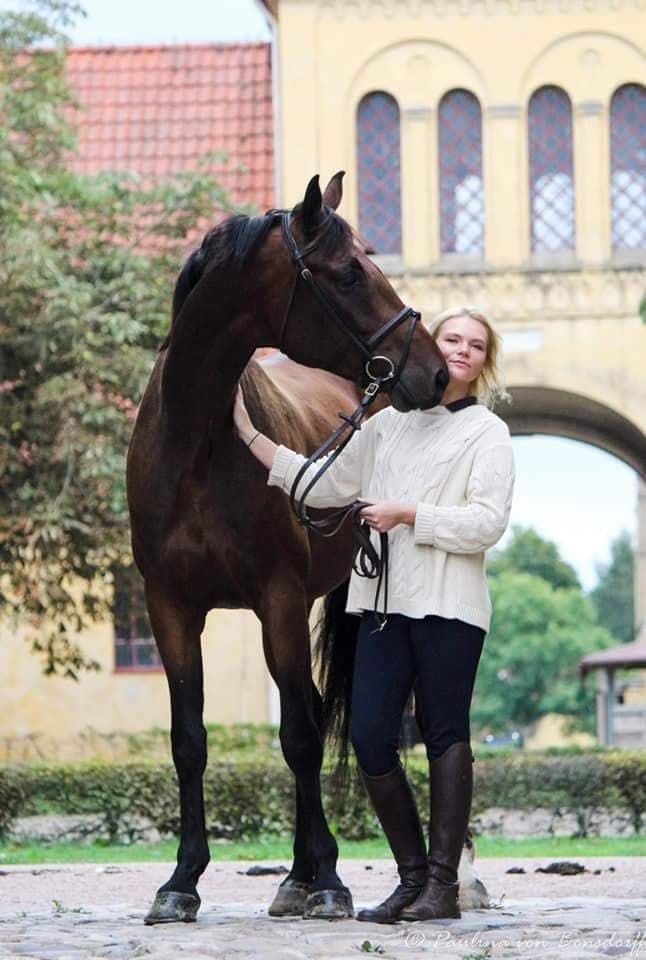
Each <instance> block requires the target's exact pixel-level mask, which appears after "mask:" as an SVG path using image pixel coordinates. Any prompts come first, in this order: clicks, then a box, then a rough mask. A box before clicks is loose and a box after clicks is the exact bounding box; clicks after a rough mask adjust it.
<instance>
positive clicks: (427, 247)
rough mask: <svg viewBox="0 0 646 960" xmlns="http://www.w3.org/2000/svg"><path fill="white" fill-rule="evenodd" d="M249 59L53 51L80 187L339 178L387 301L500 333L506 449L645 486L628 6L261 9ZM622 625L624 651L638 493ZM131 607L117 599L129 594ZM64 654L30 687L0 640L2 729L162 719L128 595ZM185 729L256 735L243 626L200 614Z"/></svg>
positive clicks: (269, 714)
mask: <svg viewBox="0 0 646 960" xmlns="http://www.w3.org/2000/svg"><path fill="white" fill-rule="evenodd" d="M264 7H265V8H266V11H267V16H268V17H269V18H270V20H271V22H272V29H273V32H274V41H273V43H272V44H235V45H205V46H187V45H181V46H169V47H159V48H154V47H150V48H148V47H147V48H143V47H136V48H115V47H111V48H88V49H76V50H71V51H70V54H69V75H70V79H71V81H72V83H73V85H74V87H75V88H76V90H77V91H78V94H79V97H80V99H81V101H82V103H83V104H84V105H85V108H86V113H85V116H84V121H83V125H82V128H81V139H80V153H79V157H78V159H77V160H76V161H75V163H76V165H77V168H78V169H79V170H82V171H87V172H94V171H97V170H102V169H119V170H123V169H129V170H130V169H131V170H135V171H137V172H139V173H141V174H143V175H145V176H151V177H157V176H161V175H163V174H165V173H170V172H173V171H177V170H182V169H185V168H186V167H187V166H190V165H192V164H194V163H196V162H197V161H198V159H199V157H200V156H202V155H203V154H205V153H209V152H213V151H225V152H226V153H227V154H228V157H229V159H228V161H227V163H225V164H221V165H219V166H218V167H216V170H217V172H218V175H219V176H220V179H221V180H222V182H223V183H224V185H225V186H228V187H229V188H230V190H231V193H232V197H233V199H234V200H236V201H238V202H244V203H253V204H255V205H256V206H257V207H258V208H259V209H261V210H262V209H265V208H267V207H270V206H273V205H285V206H290V205H292V204H294V203H296V202H297V201H298V200H299V199H301V197H302V195H303V192H304V189H305V186H306V184H307V182H308V180H309V179H310V177H311V176H312V174H313V173H317V172H320V173H321V176H322V178H323V179H324V180H325V179H326V178H327V177H328V176H329V175H331V174H332V173H333V172H335V171H336V170H338V169H340V168H343V169H345V170H346V171H348V176H347V178H346V182H345V187H344V205H343V210H342V212H343V213H344V215H345V216H346V217H347V219H349V220H350V221H351V222H353V223H354V224H356V225H357V226H358V227H359V229H360V231H361V233H362V235H363V236H364V237H365V239H366V240H368V241H369V242H370V244H371V245H372V246H373V247H374V248H375V250H376V251H377V254H376V256H377V259H378V261H379V262H380V264H381V266H382V267H383V269H384V270H385V272H386V273H387V274H388V276H389V277H390V278H391V280H392V282H393V283H394V284H395V286H396V287H397V289H398V291H399V292H400V294H401V296H402V299H403V300H404V301H405V302H407V303H412V304H414V305H415V306H416V307H417V308H419V309H421V310H422V311H423V313H424V315H425V316H426V317H430V316H431V315H433V314H434V313H436V312H438V311H439V310H442V309H444V308H445V307H447V306H450V305H453V304H459V303H473V304H477V305H479V306H480V307H482V308H483V309H484V310H485V311H488V312H489V313H490V314H491V316H492V317H493V318H494V320H495V321H496V322H497V325H498V326H499V327H500V329H501V332H502V334H503V337H504V345H505V368H506V372H507V379H508V385H509V388H510V392H511V394H512V396H513V404H512V405H511V406H510V407H509V408H504V409H500V410H499V411H498V412H499V413H500V415H501V416H503V417H504V418H505V419H506V420H507V421H508V423H509V426H510V428H511V430H512V432H513V433H514V434H525V433H546V434H556V435H559V436H564V437H569V438H572V439H578V440H582V441H585V442H589V443H593V444H595V445H597V446H599V447H601V448H603V449H604V450H607V451H609V452H610V453H612V454H614V455H616V456H618V457H619V458H621V459H622V460H624V461H625V462H626V463H628V464H629V465H631V466H632V467H633V468H634V469H635V470H636V471H638V472H640V471H641V472H642V474H643V472H644V470H645V469H646V437H645V432H646V377H645V375H644V374H645V371H646V325H645V324H644V323H643V322H642V320H641V318H640V316H639V306H640V303H641V302H642V300H643V298H644V295H645V293H646V86H645V84H646V43H645V42H644V37H646V17H645V15H644V12H643V8H642V3H641V0H589V2H585V3H584V2H582V0H264ZM638 529H639V531H640V532H639V540H638V550H637V554H636V578H637V582H636V591H635V594H636V598H637V601H636V602H637V610H636V624H637V631H636V633H637V635H638V639H640V640H641V641H643V642H645V643H646V626H645V625H646V486H645V485H644V481H643V479H642V481H641V486H640V496H639V522H638ZM128 597H130V599H128ZM117 600H118V603H117V605H116V608H115V623H116V624H117V628H118V629H117V635H116V637H115V629H114V625H113V624H105V625H102V626H97V627H96V628H95V630H94V631H91V632H90V634H88V637H87V643H88V645H89V646H90V647H91V649H92V653H93V655H94V656H95V657H97V659H100V660H101V662H102V665H103V668H104V669H103V671H102V673H101V674H99V675H97V676H88V677H84V678H83V680H82V682H81V683H80V684H79V685H78V686H72V685H71V684H70V683H69V682H68V681H64V680H60V681H59V680H56V679H49V678H48V679H43V678H41V677H40V675H39V666H38V662H37V661H36V660H35V659H34V658H33V657H30V656H29V655H28V654H27V653H26V648H25V647H24V646H23V648H20V646H19V645H20V638H7V639H4V638H3V642H2V644H1V645H0V664H1V665H2V667H3V668H4V670H5V675H6V676H7V680H8V683H7V688H8V690H9V691H10V692H9V698H10V701H11V702H10V703H8V704H7V707H8V709H7V710H6V711H5V720H4V721H3V731H2V732H3V735H4V736H17V735H21V734H27V733H34V732H38V731H40V730H42V728H43V726H45V727H46V729H47V730H48V731H50V732H56V733H58V734H60V735H67V734H72V733H74V732H76V731H78V730H79V729H81V728H82V727H83V726H85V725H86V724H87V723H88V719H89V718H91V723H92V725H93V726H94V727H96V728H97V729H103V730H111V729H115V728H118V729H128V730H137V729H145V728H147V727H150V726H153V725H159V726H164V727H165V726H166V725H167V723H168V702H167V693H166V686H165V680H164V677H163V674H161V673H160V671H159V666H158V664H157V662H156V659H155V654H154V649H153V647H152V646H151V644H150V637H149V636H147V635H145V636H139V634H141V633H145V628H144V625H142V623H141V621H140V619H139V618H140V613H141V611H140V610H139V609H138V608H137V605H136V603H135V604H134V605H133V602H132V596H131V595H130V594H128V591H126V594H125V595H124V594H122V595H121V596H120V597H117ZM205 694H206V719H207V721H208V720H211V721H220V722H232V721H263V720H272V721H276V720H277V708H278V705H277V701H276V696H275V691H274V688H273V685H272V684H271V681H270V680H269V678H268V675H267V672H266V668H265V666H264V660H263V654H262V646H261V640H260V631H259V627H258V624H257V622H256V620H255V618H254V617H253V616H252V615H251V614H248V613H244V612H231V611H215V612H212V613H211V614H210V615H209V618H208V621H207V628H206V631H205Z"/></svg>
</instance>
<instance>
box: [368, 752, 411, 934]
mask: <svg viewBox="0 0 646 960" xmlns="http://www.w3.org/2000/svg"><path fill="white" fill-rule="evenodd" d="M361 776H362V779H363V782H364V784H365V786H366V790H367V791H368V796H369V797H370V800H371V801H372V805H373V807H374V809H375V813H376V814H377V817H378V818H379V822H380V824H381V826H382V827H383V831H384V833H385V834H386V839H387V840H388V843H389V844H390V849H391V850H392V852H393V856H394V858H395V862H396V863H397V870H398V872H399V877H400V880H401V883H400V884H399V885H398V886H397V888H396V889H395V890H394V891H393V893H391V895H390V896H389V897H387V898H386V899H385V900H384V901H383V903H380V904H379V905H378V906H377V907H373V908H372V909H366V910H360V911H359V912H358V913H357V920H366V921H368V922H371V923H394V921H395V920H398V919H399V914H400V911H401V910H402V909H403V908H404V907H407V906H408V905H409V904H411V903H413V901H414V900H416V899H417V897H418V895H419V894H420V893H421V891H422V890H423V889H424V883H425V881H426V878H427V876H428V865H427V862H426V847H425V844H424V834H423V832H422V825H421V823H420V820H419V814H418V812H417V805H416V803H415V797H414V796H413V791H412V790H411V788H410V784H409V782H408V779H407V777H406V774H405V772H404V769H403V767H402V766H401V764H398V765H397V766H396V767H395V769H394V770H391V772H390V773H386V774H384V775H383V776H381V777H370V776H368V774H367V773H364V772H363V770H362V771H361Z"/></svg>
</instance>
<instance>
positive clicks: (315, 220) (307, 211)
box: [301, 173, 323, 234]
mask: <svg viewBox="0 0 646 960" xmlns="http://www.w3.org/2000/svg"><path fill="white" fill-rule="evenodd" d="M301 217H302V220H303V230H304V231H305V233H306V234H309V233H315V232H316V230H317V229H318V227H319V226H320V223H321V220H322V219H323V197H322V196H321V188H320V186H319V175H318V173H317V174H316V175H315V176H313V177H312V179H311V180H310V182H309V183H308V184H307V190H306V191H305V197H304V199H303V208H302V210H301Z"/></svg>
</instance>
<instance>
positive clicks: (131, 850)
mask: <svg viewBox="0 0 646 960" xmlns="http://www.w3.org/2000/svg"><path fill="white" fill-rule="evenodd" d="M210 846H211V859H212V861H214V862H217V861H218V860H276V861H282V862H283V863H285V864H288V863H289V862H290V860H291V850H292V844H291V840H289V839H287V838H282V837H263V838H260V839H258V840H256V841H252V842H249V843H211V845H210ZM339 847H340V853H341V856H342V857H351V858H354V859H360V860H376V859H379V858H382V857H388V858H389V857H390V856H391V854H390V851H389V849H388V847H387V845H386V842H385V841H381V840H363V841H351V840H343V841H341V842H340V844H339ZM176 853H177V843H176V842H175V841H174V840H167V841H163V842H161V843H133V844H104V843H87V844H86V843H51V844H43V843H40V844H30V843H21V844H16V843H14V844H5V845H0V864H32V863H128V862H151V863H155V862H172V861H174V860H175V857H176ZM632 856H634V857H644V856H646V836H641V837H589V838H587V839H572V838H570V837H527V838H524V837H523V838H518V839H515V838H514V839H504V838H500V837H478V838H477V839H476V857H477V858H485V857H543V858H546V857H550V858H552V859H559V860H565V859H571V858H574V857H632Z"/></svg>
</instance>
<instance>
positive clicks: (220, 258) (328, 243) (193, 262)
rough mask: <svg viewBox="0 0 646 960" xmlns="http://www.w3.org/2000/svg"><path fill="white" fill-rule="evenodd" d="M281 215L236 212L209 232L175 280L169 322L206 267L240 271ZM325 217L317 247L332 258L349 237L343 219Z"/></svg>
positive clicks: (275, 212)
mask: <svg viewBox="0 0 646 960" xmlns="http://www.w3.org/2000/svg"><path fill="white" fill-rule="evenodd" d="M301 206H302V205H301V204H298V205H297V206H296V207H295V208H294V216H297V215H298V213H299V212H300V209H301ZM284 212H285V211H284V210H268V211H267V213H265V214H264V216H260V217H248V216H247V215H246V214H244V213H237V214H234V216H231V217H227V219H226V220H223V221H222V222H221V223H218V224H217V225H216V226H215V227H213V228H212V229H211V230H209V232H208V233H206V234H205V235H204V239H203V240H202V243H201V244H200V246H199V247H198V248H197V250H193V252H192V253H191V254H189V256H188V258H187V260H186V263H185V264H184V266H183V267H182V269H181V271H180V274H179V277H178V278H177V283H176V284H175V292H174V293H173V306H172V314H171V317H172V319H171V323H173V322H174V321H175V319H176V317H177V315H178V314H179V312H180V310H181V309H182V306H183V305H184V302H185V300H186V298H187V297H188V295H189V293H190V292H191V290H192V289H193V287H194V286H195V285H196V284H197V282H198V281H199V280H200V278H201V277H202V275H203V273H204V271H205V270H206V268H207V266H208V267H209V269H210V270H219V269H222V268H225V267H226V268H227V269H228V270H229V271H231V272H234V273H235V272H239V271H240V270H242V269H243V267H245V266H246V264H247V263H248V262H249V260H250V259H251V258H252V257H253V255H254V254H255V253H256V251H257V250H258V248H259V247H260V246H261V245H262V242H263V241H264V239H265V237H266V236H267V234H268V233H269V231H270V230H271V229H272V227H274V226H275V225H276V224H277V223H278V219H279V217H280V216H281V214H283V213H284ZM327 214H328V217H329V221H326V228H325V230H324V231H323V233H322V235H321V238H320V241H319V243H318V247H317V249H319V250H320V252H321V253H322V254H323V256H329V255H331V254H332V253H333V252H334V251H335V250H336V249H337V248H338V246H339V245H340V244H341V243H342V242H344V241H347V240H348V238H350V237H351V236H352V233H351V230H350V227H349V225H348V224H347V223H346V222H345V220H343V219H342V218H341V217H339V216H337V214H336V213H334V211H332V210H328V211H327ZM169 340H170V333H169V334H168V335H167V336H166V337H165V338H164V340H163V342H162V343H161V345H160V347H159V350H160V351H162V350H165V349H166V347H167V346H168V343H169Z"/></svg>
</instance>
